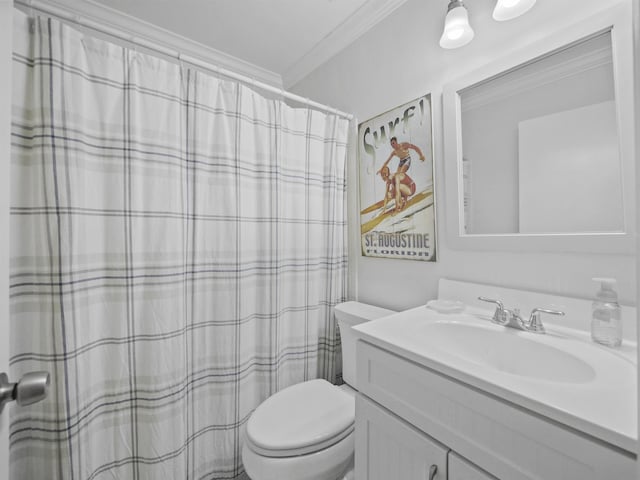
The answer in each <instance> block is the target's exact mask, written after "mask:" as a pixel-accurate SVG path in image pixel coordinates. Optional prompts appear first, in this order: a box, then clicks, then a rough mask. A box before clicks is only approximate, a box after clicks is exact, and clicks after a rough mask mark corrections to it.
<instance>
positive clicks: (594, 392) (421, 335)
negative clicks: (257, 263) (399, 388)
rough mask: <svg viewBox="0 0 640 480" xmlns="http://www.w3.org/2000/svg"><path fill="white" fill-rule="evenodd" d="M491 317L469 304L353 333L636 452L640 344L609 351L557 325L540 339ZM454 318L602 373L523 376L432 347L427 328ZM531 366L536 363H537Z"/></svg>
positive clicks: (410, 314) (394, 318)
mask: <svg viewBox="0 0 640 480" xmlns="http://www.w3.org/2000/svg"><path fill="white" fill-rule="evenodd" d="M486 313H487V311H485V310H480V309H473V308H471V307H468V308H467V310H466V311H465V312H464V313H461V314H451V315H446V314H439V313H436V312H435V311H433V310H431V309H429V308H426V307H424V306H421V307H416V308H413V309H411V310H406V311H404V312H400V313H397V314H394V315H390V316H388V317H384V318H381V319H379V320H374V321H371V322H366V323H363V324H360V325H358V326H356V327H354V329H355V330H356V332H358V335H359V336H360V337H361V338H362V339H363V340H365V341H367V342H369V343H371V344H373V345H376V346H379V347H381V348H383V349H385V350H388V351H390V352H391V353H394V354H396V355H399V356H401V357H404V358H406V359H408V360H411V361H413V362H416V363H418V364H420V365H423V366H425V367H427V368H430V369H432V370H434V371H437V372H439V373H441V374H443V375H446V376H448V377H451V378H453V379H455V380H458V381H460V382H462V383H465V384H467V385H470V386H473V387H475V388H477V389H479V390H482V391H485V392H487V393H490V394H492V395H495V396H497V397H499V398H501V399H504V400H506V401H508V402H511V403H513V404H515V405H518V406H520V407H523V408H526V409H528V410H530V411H532V412H535V413H537V414H539V415H542V416H545V417H547V418H549V419H551V420H554V421H556V422H558V423H561V424H563V425H566V426H568V427H571V428H573V429H575V430H578V431H580V432H583V433H585V434H588V435H591V436H593V437H595V438H598V439H600V440H602V441H604V442H607V443H610V444H612V445H615V446H616V447H619V448H621V449H623V450H626V451H628V452H631V453H632V454H634V455H635V454H636V451H637V438H638V425H637V413H638V410H637V365H636V358H637V357H636V355H637V353H636V351H637V346H636V345H635V344H634V343H632V342H627V341H625V342H624V343H623V345H622V346H621V347H620V348H609V347H605V346H601V345H598V344H595V343H593V342H592V341H591V339H590V337H589V334H588V333H587V332H584V331H580V330H573V329H569V328H563V327H558V326H555V325H546V326H547V334H545V335H537V334H534V333H531V332H524V331H520V330H516V329H512V328H506V327H502V326H500V325H495V324H493V323H491V322H490V321H489V320H488V318H487V316H486ZM449 320H450V321H453V322H457V323H465V322H469V323H471V324H473V325H478V326H479V327H480V328H482V329H483V330H486V331H490V333H491V334H492V335H495V333H496V332H497V333H499V334H502V333H503V334H504V335H513V336H524V338H526V339H527V340H533V341H536V342H541V343H543V344H545V345H546V346H549V347H553V348H555V349H559V350H562V351H564V352H566V353H568V354H570V355H574V356H575V357H577V358H580V359H582V360H585V361H586V362H587V363H588V364H589V365H590V366H591V367H592V368H593V370H594V371H595V376H594V378H593V379H592V380H589V381H586V382H583V383H580V382H576V383H571V382H561V381H549V380H546V379H542V378H534V377H531V376H521V375H517V374H512V373H507V372H506V371H501V370H498V369H495V368H492V367H490V366H487V364H483V363H482V362H475V361H473V360H470V359H469V358H465V356H464V355H459V354H458V352H456V351H453V350H455V348H453V349H452V348H450V347H449V346H448V347H447V348H443V347H442V346H439V345H436V344H434V343H433V342H432V343H431V344H429V342H428V338H427V337H425V335H428V334H427V333H426V332H428V331H429V330H428V324H430V323H435V322H443V321H449ZM493 330H495V331H496V332H493ZM501 338H502V337H501ZM520 340H522V339H520ZM461 348H462V347H461ZM530 361H531V362H535V361H536V358H531V359H530Z"/></svg>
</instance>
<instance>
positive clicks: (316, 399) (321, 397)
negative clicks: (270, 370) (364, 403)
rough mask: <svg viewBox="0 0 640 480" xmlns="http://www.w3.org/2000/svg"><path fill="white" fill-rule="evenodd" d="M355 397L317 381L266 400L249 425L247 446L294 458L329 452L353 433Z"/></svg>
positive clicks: (277, 456) (267, 454) (285, 390)
mask: <svg viewBox="0 0 640 480" xmlns="http://www.w3.org/2000/svg"><path fill="white" fill-rule="evenodd" d="M354 420H355V401H354V398H353V396H352V395H350V394H348V393H346V392H345V391H344V390H342V389H340V388H339V387H336V386H335V385H332V384H331V383H329V382H327V381H326V380H322V379H317V380H310V381H307V382H303V383H299V384H297V385H293V386H290V387H288V388H285V389H283V390H281V391H280V392H278V393H276V394H274V395H272V396H271V397H269V398H268V399H267V400H265V401H264V402H263V403H262V404H261V405H260V406H259V407H258V408H257V409H256V410H255V411H254V412H253V414H252V415H251V418H250V419H249V421H248V423H247V435H246V445H247V447H248V448H249V449H251V450H252V451H253V452H254V453H256V454H258V455H261V456H264V457H275V458H280V457H293V456H300V455H308V454H312V453H315V452H319V451H321V450H325V449H327V448H329V447H331V446H333V445H336V444H337V443H339V442H341V441H342V440H344V439H346V438H347V437H349V435H351V434H352V433H353V430H354Z"/></svg>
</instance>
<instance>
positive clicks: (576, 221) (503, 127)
mask: <svg viewBox="0 0 640 480" xmlns="http://www.w3.org/2000/svg"><path fill="white" fill-rule="evenodd" d="M612 60H613V58H612V44H611V32H610V31H608V32H604V33H600V34H598V35H596V36H593V37H590V38H589V39H586V40H583V41H581V42H579V43H576V44H573V45H571V46H569V47H567V48H564V49H562V50H559V51H556V52H553V53H551V54H549V55H547V56H545V57H543V58H540V59H537V60H535V61H532V62H529V63H527V64H525V65H523V66H520V67H518V68H516V69H513V70H510V71H508V72H506V73H503V74H501V75H498V76H496V77H493V78H491V79H488V80H486V81H483V82H481V83H478V84H475V85H473V86H471V87H468V88H465V89H464V90H461V91H460V92H459V94H460V101H461V113H462V116H461V124H462V125H461V126H462V157H463V165H462V169H463V187H464V216H465V232H466V233H467V234H505V233H526V234H537V233H589V232H593V233H596V232H620V231H623V230H624V216H623V214H624V211H623V201H622V167H621V158H620V149H619V141H618V130H617V121H616V106H615V89H614V72H613V61H612Z"/></svg>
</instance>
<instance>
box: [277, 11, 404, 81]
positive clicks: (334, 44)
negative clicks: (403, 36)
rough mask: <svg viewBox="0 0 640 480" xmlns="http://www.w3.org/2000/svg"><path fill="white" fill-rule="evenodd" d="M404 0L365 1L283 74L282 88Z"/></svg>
mask: <svg viewBox="0 0 640 480" xmlns="http://www.w3.org/2000/svg"><path fill="white" fill-rule="evenodd" d="M406 1H407V0H369V1H368V2H366V3H365V4H364V5H363V6H361V7H360V8H359V9H358V10H356V11H355V12H354V13H353V14H351V15H350V16H349V17H348V18H347V19H346V20H345V21H344V22H342V23H341V24H340V25H338V26H337V27H336V28H335V29H333V30H332V31H331V32H330V33H328V34H327V35H326V36H325V37H324V38H323V39H322V40H320V41H319V42H318V43H317V44H316V45H315V46H314V47H313V48H312V49H311V50H309V51H308V52H307V53H306V54H304V55H303V56H302V57H301V58H299V59H298V60H297V61H296V62H295V63H294V64H293V65H292V66H290V67H289V68H288V69H287V70H286V71H285V72H284V73H283V74H282V80H283V84H284V87H285V88H286V89H289V88H290V87H292V86H293V85H295V84H296V83H298V82H299V81H300V80H302V79H303V78H304V77H306V76H307V75H309V74H310V73H311V72H312V71H314V70H315V69H316V68H318V67H319V66H320V65H322V64H323V63H325V62H326V61H327V60H329V59H330V58H331V57H333V56H334V55H336V54H337V53H338V52H340V51H341V50H343V49H344V48H345V47H346V46H347V45H349V44H351V43H352V42H354V41H355V40H357V39H358V38H360V37H361V36H362V35H364V34H365V33H366V32H368V31H369V30H370V29H371V28H373V27H374V26H376V25H377V24H378V23H380V21H382V20H384V19H385V18H386V17H387V16H389V15H391V13H392V12H393V11H394V10H396V9H397V8H398V7H400V6H401V5H403V4H404V3H406Z"/></svg>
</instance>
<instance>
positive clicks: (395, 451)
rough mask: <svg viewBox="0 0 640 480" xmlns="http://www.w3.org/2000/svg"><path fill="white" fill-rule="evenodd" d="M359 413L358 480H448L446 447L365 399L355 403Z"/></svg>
mask: <svg viewBox="0 0 640 480" xmlns="http://www.w3.org/2000/svg"><path fill="white" fill-rule="evenodd" d="M356 412H357V415H356V451H357V453H356V478H357V479H361V478H362V479H364V478H366V479H368V480H391V479H398V480H400V479H403V480H409V479H420V480H446V479H447V478H448V477H447V453H448V449H447V448H446V447H445V446H444V445H442V444H440V443H439V442H436V441H435V440H433V439H431V438H429V437H428V436H427V435H425V434H424V433H422V432H420V431H419V430H417V429H415V428H413V427H412V426H411V425H409V424H408V423H406V422H404V421H402V420H401V419H399V418H398V417H396V416H395V415H393V414H392V413H390V412H389V411H388V410H385V409H384V408H381V407H380V406H379V405H376V404H375V403H374V402H372V401H371V400H369V399H367V398H366V397H364V396H362V395H358V397H357V399H356ZM449 478H450V477H449Z"/></svg>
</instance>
